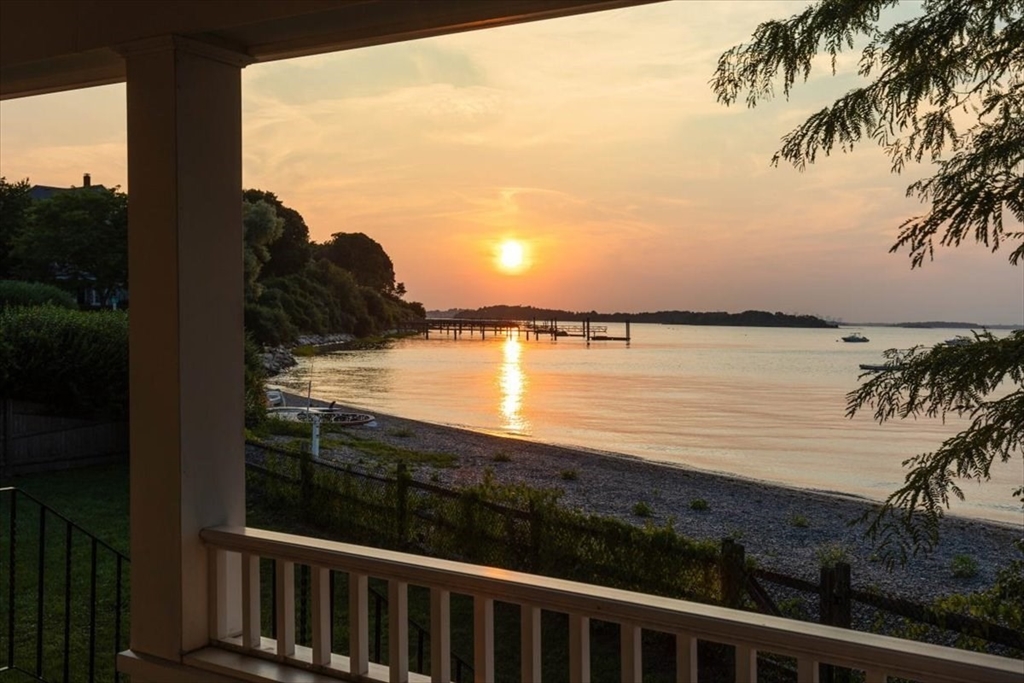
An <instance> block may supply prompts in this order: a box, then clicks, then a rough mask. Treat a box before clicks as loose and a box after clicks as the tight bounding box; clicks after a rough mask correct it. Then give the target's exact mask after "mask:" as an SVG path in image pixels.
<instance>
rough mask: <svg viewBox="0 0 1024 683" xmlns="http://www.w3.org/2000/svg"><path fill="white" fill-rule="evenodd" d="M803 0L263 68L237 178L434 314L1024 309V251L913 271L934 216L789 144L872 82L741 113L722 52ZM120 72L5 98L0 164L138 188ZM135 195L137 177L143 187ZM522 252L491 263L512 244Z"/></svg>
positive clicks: (871, 163)
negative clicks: (720, 96)
mask: <svg viewBox="0 0 1024 683" xmlns="http://www.w3.org/2000/svg"><path fill="white" fill-rule="evenodd" d="M804 4H805V3H803V2H766V1H758V2H738V1H733V2H669V3H663V4H657V5H650V6H643V7H637V8H632V9H627V10H616V11H611V12H601V13H596V14H590V15H586V16H581V17H572V18H566V19H558V20H552V21H547V22H539V23H532V24H526V25H521V26H512V27H507V28H502V29H495V30H489V31H482V32H472V33H464V34H459V35H453V36H446V37H442V38H433V39H428V40H421V41H414V42H408V43H401V44H396V45H389V46H382V47H375V48H367V49H363V50H357V51H352V52H343V53H336V54H332V55H323V56H317V57H309V58H304V59H296V60H289V61H285V62H277V63H272V64H265V65H257V66H251V67H248V68H247V69H245V71H244V72H243V79H242V83H243V97H244V103H243V108H244V154H245V160H244V183H245V186H246V187H258V188H261V189H265V190H270V191H272V192H275V193H276V194H277V195H278V197H279V198H280V199H281V200H282V201H283V202H284V203H285V204H287V205H289V206H291V207H292V208H294V209H296V210H298V211H299V212H300V213H301V214H302V215H303V216H304V217H305V219H306V222H307V224H308V225H309V227H310V231H311V237H312V238H313V239H314V240H317V241H322V240H325V239H328V238H329V237H330V235H331V233H334V232H365V233H366V234H368V235H370V236H371V237H373V238H374V239H376V240H377V241H378V242H380V243H381V244H382V245H383V246H384V248H385V249H386V250H387V252H388V254H390V256H391V258H392V260H393V261H394V263H395V270H396V273H397V275H398V279H399V280H401V281H403V282H405V284H406V287H407V289H408V292H409V294H408V298H410V299H413V300H418V301H422V302H423V303H424V304H425V305H426V306H427V307H428V308H449V307H477V306H482V305H486V304H493V303H507V304H520V303H522V304H533V305H537V306H545V307H556V308H567V309H575V310H590V309H597V310H599V311H616V310H619V311H640V310H659V309H689V310H728V311H742V310H745V309H752V308H753V309H767V310H772V311H784V312H790V313H813V314H818V315H823V316H829V317H835V318H839V319H843V320H846V321H899V320H935V319H944V320H969V321H976V322H983V323H993V324H995V323H1010V324H1014V323H1016V324H1020V323H1022V322H1024V268H1021V267H1013V266H1011V265H1009V262H1008V261H1007V254H1008V252H1007V251H1005V250H1004V251H1001V252H997V253H996V254H994V255H993V254H991V253H989V252H988V251H987V250H985V249H983V248H981V247H977V246H974V245H973V243H972V244H971V245H965V246H962V247H960V248H959V249H953V250H948V249H943V250H940V251H938V252H937V257H936V260H935V261H934V262H932V263H927V264H926V265H925V266H924V268H922V269H918V270H915V271H911V270H910V263H909V259H908V258H907V256H906V254H905V253H899V254H889V253H888V249H889V247H890V245H891V244H892V242H893V241H894V239H895V236H896V228H897V226H898V225H899V224H900V222H901V221H902V220H904V219H905V218H907V217H909V216H911V215H914V214H915V213H918V212H920V211H921V209H922V207H921V206H920V205H919V204H918V202H917V200H915V199H908V198H906V197H905V192H904V191H905V188H906V186H907V185H908V184H909V183H910V182H912V181H913V180H914V179H915V178H916V177H919V176H921V175H924V174H925V173H926V172H927V171H928V169H927V168H912V169H910V172H909V173H904V175H903V176H891V175H890V174H889V164H888V160H887V159H886V158H885V157H884V155H883V154H882V153H881V151H880V150H878V149H877V148H874V147H871V146H870V145H866V146H864V147H862V148H860V149H858V150H856V151H855V152H854V153H853V154H846V155H842V154H840V155H836V156H833V157H830V158H822V159H820V160H819V162H818V163H817V164H815V166H813V167H811V168H810V169H809V170H807V171H805V172H803V173H800V172H797V171H796V170H794V169H792V168H789V167H780V168H772V167H771V166H770V164H769V160H770V159H771V156H772V153H773V152H774V151H775V149H776V148H777V146H778V141H779V138H780V137H781V136H782V135H784V134H785V133H786V132H787V131H789V130H790V129H791V128H793V127H794V126H795V125H796V124H797V123H798V122H799V121H801V120H802V119H803V117H805V116H806V115H807V114H809V113H811V112H813V111H815V110H817V109H818V108H820V107H821V106H824V105H825V104H827V103H828V102H830V101H831V99H832V98H834V97H835V96H836V95H838V94H841V93H843V92H845V91H846V90H848V89H850V88H851V87H853V86H854V85H855V84H856V82H857V77H856V76H855V58H854V57H851V58H850V59H847V60H845V61H841V62H840V65H839V68H840V70H841V72H842V74H841V75H840V76H838V77H831V76H830V75H829V71H828V66H827V62H826V61H824V60H822V64H821V65H822V68H821V69H820V70H819V71H818V72H817V73H815V74H813V75H812V78H811V81H810V82H809V83H808V84H806V85H805V86H804V87H802V88H799V89H798V91H797V93H796V94H795V96H794V97H793V98H792V100H791V101H789V102H786V101H784V100H779V101H776V102H773V103H770V104H768V105H763V106H759V107H758V108H756V109H754V110H748V109H746V108H745V107H742V106H740V107H735V106H734V107H731V108H726V107H724V106H722V105H719V104H717V103H716V102H715V98H714V96H713V94H712V92H711V89H710V87H709V86H708V81H709V79H710V78H711V76H712V73H713V71H714V68H715V63H716V60H717V58H718V56H719V55H720V54H721V52H722V51H723V50H725V49H727V48H728V47H730V46H731V45H733V44H735V43H737V42H742V41H743V40H745V39H746V38H747V37H748V36H749V35H750V33H751V32H752V31H753V29H754V28H755V26H756V25H757V24H758V22H760V21H762V20H764V19H767V18H772V17H780V16H788V15H790V14H792V13H794V12H797V11H799V10H800V9H802V7H803V6H804ZM124 100H125V94H124V86H123V85H119V86H107V87H102V88H94V89H91V90H83V91H77V92H71V93H62V94H57V95H46V96H41V97H35V98H28V99H22V100H11V101H6V102H4V103H2V104H0V174H2V175H4V176H6V177H7V179H8V180H9V181H13V180H17V179H21V178H25V177H28V178H29V179H30V180H31V181H32V182H33V183H38V184H44V185H65V186H66V185H72V184H74V185H78V184H81V177H82V173H83V172H89V173H91V174H92V178H93V182H94V183H102V184H105V185H108V186H112V185H120V186H121V187H122V188H126V186H127V168H126V165H127V157H126V146H125V145H126V142H125V140H126V134H125V111H124ZM127 189H129V192H130V188H127ZM506 239H516V240H519V241H520V242H521V244H522V245H523V246H524V249H525V258H526V260H527V263H526V267H524V268H522V269H520V270H519V271H518V272H516V273H508V272H504V271H502V270H501V269H499V268H497V267H496V265H495V254H496V252H497V250H498V249H499V247H500V244H501V243H502V241H503V240H506Z"/></svg>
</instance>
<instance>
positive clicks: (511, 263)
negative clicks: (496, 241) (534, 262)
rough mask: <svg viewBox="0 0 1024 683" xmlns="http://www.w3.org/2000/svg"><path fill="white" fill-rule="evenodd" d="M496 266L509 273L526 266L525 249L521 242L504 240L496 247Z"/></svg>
mask: <svg viewBox="0 0 1024 683" xmlns="http://www.w3.org/2000/svg"><path fill="white" fill-rule="evenodd" d="M497 261H498V266H499V267H500V268H501V269H502V270H504V271H506V272H509V273H515V272H518V271H520V270H522V269H523V268H525V267H526V250H525V249H524V248H523V244H522V242H518V241H516V240H505V241H504V242H502V243H501V245H500V246H499V247H498V258H497Z"/></svg>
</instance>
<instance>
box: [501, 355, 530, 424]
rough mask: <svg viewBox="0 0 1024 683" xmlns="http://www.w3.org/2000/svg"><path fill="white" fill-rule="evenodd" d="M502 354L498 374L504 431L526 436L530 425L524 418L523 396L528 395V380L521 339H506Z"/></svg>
mask: <svg viewBox="0 0 1024 683" xmlns="http://www.w3.org/2000/svg"><path fill="white" fill-rule="evenodd" d="M502 352H503V357H502V363H501V370H500V371H499V374H498V387H499V388H500V390H501V404H500V410H501V418H502V423H503V424H502V429H504V430H505V431H507V432H511V433H513V434H522V435H525V434H526V433H527V430H528V428H529V426H530V424H529V422H527V420H526V418H525V417H523V395H524V394H525V393H526V385H527V380H526V374H525V373H524V372H523V364H522V353H523V348H522V345H520V343H519V339H517V338H516V337H509V338H508V339H506V340H505V345H504V347H503V348H502Z"/></svg>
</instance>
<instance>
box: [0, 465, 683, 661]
mask: <svg viewBox="0 0 1024 683" xmlns="http://www.w3.org/2000/svg"><path fill="white" fill-rule="evenodd" d="M3 485H4V486H8V485H13V486H17V487H19V488H21V489H22V490H24V491H26V492H27V493H29V494H31V495H32V496H34V497H36V498H38V499H39V500H41V501H42V502H43V503H45V504H46V505H47V506H49V507H51V508H52V509H54V510H55V511H56V512H57V513H59V514H61V515H63V516H65V517H67V518H69V519H71V520H73V521H74V522H75V523H76V524H78V525H79V526H81V527H82V528H84V529H86V530H88V531H89V532H91V533H94V534H95V535H96V536H97V537H98V538H99V539H100V540H102V541H103V542H105V543H107V544H109V545H110V546H112V547H113V548H115V549H117V550H119V551H121V552H123V553H125V554H127V551H128V546H129V542H128V507H129V506H128V468H127V466H126V465H120V466H105V467H92V468H82V469H77V470H69V471H65V472H57V473H50V474H46V475H37V476H31V477H23V478H20V479H16V480H13V481H9V482H3ZM250 493H255V491H251V492H250ZM9 506H10V501H9V494H8V495H7V496H6V497H4V498H3V499H2V500H0V520H2V521H3V522H6V521H7V516H8V514H9V510H10V507H9ZM247 507H248V510H247V516H248V523H249V524H250V525H252V526H259V527H263V528H269V529H277V530H282V531H290V532H292V533H299V534H307V535H311V536H318V535H322V533H318V530H317V529H316V528H315V527H311V526H310V521H309V520H308V519H305V520H304V519H300V518H299V517H298V516H297V515H296V514H295V512H296V511H295V510H288V509H287V508H283V507H276V506H274V507H272V506H269V505H266V504H261V502H260V499H259V497H258V496H249V501H248V506H247ZM17 515H18V517H17V521H18V524H17V552H16V557H17V564H16V570H15V571H16V577H15V578H16V597H15V604H16V609H15V617H16V624H15V659H14V661H15V664H17V665H18V666H19V667H20V668H23V669H27V670H29V671H32V672H34V671H35V670H36V669H35V667H36V662H37V654H39V651H38V647H37V646H38V640H37V637H36V634H37V627H38V623H39V622H38V620H37V618H36V613H37V610H36V607H37V600H38V595H39V586H40V580H39V578H38V576H37V571H36V568H37V567H38V557H39V555H38V553H39V544H38V530H39V514H38V511H37V509H36V508H35V506H34V505H31V504H30V503H29V502H28V500H27V499H24V498H21V499H19V502H18V510H17ZM58 522H59V519H58V518H57V517H55V516H54V515H52V514H47V523H46V547H45V563H44V570H43V579H42V585H43V588H44V599H43V615H44V618H43V626H44V632H43V641H42V642H43V647H42V650H41V654H42V657H41V665H42V666H41V673H42V674H43V678H45V679H47V680H62V678H63V666H64V661H65V660H64V652H63V632H64V628H65V616H66V614H68V615H69V617H68V619H69V620H68V621H67V625H68V627H69V632H70V633H71V634H72V640H71V646H70V652H69V669H70V680H87V677H88V676H87V674H88V670H89V638H88V632H89V620H90V614H89V609H88V603H89V600H88V596H89V593H90V590H91V586H90V578H91V572H90V564H91V543H90V542H89V541H88V539H87V537H86V536H85V535H84V534H81V533H79V532H78V531H74V532H73V546H72V557H71V559H72V567H73V571H72V574H71V579H70V585H71V589H72V601H71V611H70V613H66V612H65V608H64V595H65V593H64V586H65V582H66V581H67V580H68V578H67V575H66V573H65V562H66V559H67V556H66V554H65V552H64V547H65V542H66V535H65V534H66V527H65V526H64V525H63V524H62V523H58ZM9 543H10V533H9V528H8V524H6V523H0V558H2V560H0V588H2V589H3V590H0V593H2V595H0V615H6V614H7V611H6V610H7V609H8V606H7V603H6V601H7V599H8V597H7V590H6V589H7V586H8V584H7V581H8V577H9V567H8V562H7V557H8V553H9V548H10V545H9ZM99 548H100V549H101V552H100V553H99V562H98V564H97V577H98V579H97V595H98V598H99V609H98V611H97V635H96V641H97V642H96V649H95V652H96V653H97V654H96V658H95V661H94V664H93V666H94V667H95V671H96V676H97V677H96V680H113V676H114V672H113V663H114V659H113V654H114V652H115V651H116V649H117V648H116V647H115V644H114V641H113V624H112V621H113V620H112V619H111V618H110V616H111V614H113V612H114V608H115V605H116V602H115V598H114V595H113V586H114V582H115V580H116V562H115V561H112V559H111V555H110V554H108V553H104V552H102V546H99ZM261 564H262V566H263V570H262V572H261V573H262V579H263V580H262V584H263V587H264V600H263V606H262V610H263V623H264V630H265V633H266V634H268V635H269V633H270V630H271V626H270V622H271V618H270V616H271V610H272V607H271V600H272V598H271V585H272V579H271V577H272V570H271V567H270V562H269V561H264V562H263V563H261ZM128 570H129V568H128V566H127V564H125V565H124V566H123V567H122V572H123V580H124V581H125V590H124V592H123V594H122V614H123V619H122V626H121V628H122V643H121V647H125V646H126V645H127V632H128V618H127V617H128V590H127V589H128V586H127V581H128V574H129V571H128ZM300 577H301V573H300V572H299V571H297V572H296V582H297V586H296V597H299V595H301V593H300V588H301V584H300V583H299V582H300V581H301V578H300ZM335 577H336V596H335V605H336V609H335V620H334V624H335V637H334V649H335V651H336V652H341V653H346V652H347V640H348V639H347V616H348V615H347V604H348V600H347V581H346V576H345V575H344V574H343V573H341V572H337V573H336V574H335ZM371 583H372V585H373V586H374V588H376V589H377V590H378V591H380V592H382V593H384V594H386V584H385V583H384V582H383V581H372V582H371ZM300 604H301V603H300ZM370 606H371V617H370V619H371V641H370V646H371V656H372V654H373V649H374V648H373V645H374V641H373V631H374V627H375V625H376V623H375V622H376V619H375V616H374V614H373V598H372V597H371V602H370ZM409 608H410V616H411V618H412V619H414V620H415V621H416V622H418V623H419V624H421V625H423V626H427V625H429V623H430V618H429V614H430V613H429V597H428V591H426V590H425V589H421V588H416V587H411V589H410V601H409ZM472 609H473V606H472V600H471V599H470V598H468V597H467V596H459V595H453V596H452V624H453V632H452V650H453V652H455V653H457V654H458V655H460V656H461V657H462V658H463V660H465V661H467V662H469V663H470V664H472V659H473V657H472V654H473V634H472V624H473V612H472ZM301 614H302V612H301V611H300V614H299V615H297V617H298V616H300V615H301ZM305 614H306V615H307V618H308V616H309V613H308V610H307V611H306V612H305ZM381 616H382V619H381V620H382V626H383V628H382V633H381V649H382V654H383V659H384V660H385V661H386V660H387V627H386V623H387V607H386V604H385V605H384V606H383V613H382V615H381ZM0 621H2V622H3V623H0V666H2V665H3V664H5V663H7V662H6V656H7V655H6V642H7V640H6V638H7V632H6V629H7V623H6V619H2V620H0ZM307 623H308V622H307ZM543 630H544V643H545V651H544V675H545V678H546V679H547V680H564V679H565V677H566V676H567V675H568V663H567V649H566V645H567V643H566V641H567V633H568V622H567V620H566V617H565V616H564V615H558V614H551V613H544V618H543ZM299 633H300V634H301V633H303V629H302V627H301V626H299ZM305 633H306V634H307V635H308V633H309V631H308V627H306V630H305ZM409 638H410V650H411V651H410V663H412V664H413V665H415V662H416V654H417V643H416V630H415V629H414V628H410V629H409ZM644 644H645V648H644V649H645V653H644V654H645V669H646V671H645V673H646V674H647V675H648V676H650V677H651V679H652V680H672V678H673V672H672V668H673V664H674V653H673V651H672V649H673V648H672V641H671V640H670V639H668V638H666V637H664V636H661V635H659V634H652V633H647V634H645V638H644ZM495 648H496V661H497V662H498V663H499V664H498V669H497V672H496V673H497V678H498V680H500V681H516V680H518V675H519V672H518V669H519V667H518V660H519V608H518V607H516V606H513V605H505V604H498V605H496V606H495ZM591 648H592V657H593V677H594V680H595V681H600V680H608V681H614V680H618V627H617V626H614V625H612V624H602V623H599V622H594V624H593V626H592V644H591ZM424 655H425V662H424V663H425V665H426V667H427V670H428V671H429V661H430V648H429V639H428V640H427V644H426V645H425V647H424ZM454 672H455V668H454V665H453V669H452V673H453V675H454ZM469 678H470V675H469V672H464V680H468V679H469ZM5 680H6V679H5ZM15 680H17V679H15Z"/></svg>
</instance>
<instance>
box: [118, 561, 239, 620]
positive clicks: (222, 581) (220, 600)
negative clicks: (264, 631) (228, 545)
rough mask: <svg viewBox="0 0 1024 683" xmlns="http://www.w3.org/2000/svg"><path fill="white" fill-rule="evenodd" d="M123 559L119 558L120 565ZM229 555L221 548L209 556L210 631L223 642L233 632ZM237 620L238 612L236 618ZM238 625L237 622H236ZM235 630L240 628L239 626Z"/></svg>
mask: <svg viewBox="0 0 1024 683" xmlns="http://www.w3.org/2000/svg"><path fill="white" fill-rule="evenodd" d="M120 562H121V559H120V558H118V563H119V564H120ZM228 564H229V561H228V553H227V551H225V550H220V549H219V548H211V549H210V550H209V552H208V554H207V570H208V583H209V587H208V588H207V603H208V604H209V617H210V620H209V630H210V639H211V640H223V639H224V638H227V637H228V636H229V635H230V632H231V615H230V608H229V604H230V602H229V600H230V596H229V595H228V585H230V582H231V578H230V577H231V575H230V573H229V567H228ZM235 609H236V610H237V609H238V607H237V605H236V606H235ZM235 618H236V619H237V612H236V617H235ZM236 624H237V622H236ZM235 628H238V627H237V625H236V626H235Z"/></svg>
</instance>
